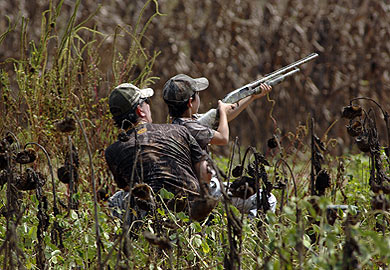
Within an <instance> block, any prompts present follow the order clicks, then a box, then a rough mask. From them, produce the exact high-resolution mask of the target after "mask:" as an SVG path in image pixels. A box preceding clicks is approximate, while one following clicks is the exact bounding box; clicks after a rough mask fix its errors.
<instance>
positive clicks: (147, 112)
mask: <svg viewBox="0 0 390 270" xmlns="http://www.w3.org/2000/svg"><path fill="white" fill-rule="evenodd" d="M149 103H150V100H149V99H146V100H145V101H143V102H141V104H140V105H139V106H141V109H142V111H143V112H144V113H145V120H146V121H147V122H148V123H152V122H153V119H152V112H151V111H150V105H149Z"/></svg>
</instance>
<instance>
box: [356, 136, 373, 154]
mask: <svg viewBox="0 0 390 270" xmlns="http://www.w3.org/2000/svg"><path fill="white" fill-rule="evenodd" d="M355 142H356V144H357V146H358V148H359V149H360V151H362V152H364V153H367V152H370V143H369V142H368V135H367V134H365V133H363V134H360V135H359V136H358V137H356V139H355Z"/></svg>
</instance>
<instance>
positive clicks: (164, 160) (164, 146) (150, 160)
mask: <svg viewBox="0 0 390 270" xmlns="http://www.w3.org/2000/svg"><path fill="white" fill-rule="evenodd" d="M152 96H153V90H152V89H151V88H146V89H139V88H138V87H136V86H134V85H132V84H129V83H125V84H121V85H119V86H117V87H116V88H115V89H114V90H113V91H112V92H111V94H110V97H109V106H110V111H111V113H112V115H113V119H114V121H115V124H116V126H118V127H120V128H122V129H124V130H126V132H125V133H122V134H120V136H119V139H118V141H116V142H115V143H113V144H112V145H110V146H109V147H108V148H107V149H106V151H105V157H106V161H107V164H108V166H109V168H110V170H111V172H112V174H113V176H114V180H115V182H116V183H117V185H118V187H119V188H122V189H125V190H129V189H130V188H133V186H134V184H136V183H146V184H148V185H149V186H150V187H151V188H152V190H153V191H154V193H157V192H158V191H159V190H160V189H161V188H165V189H166V190H168V191H170V192H172V193H173V194H175V195H176V196H177V197H186V198H189V201H190V202H189V205H190V209H189V212H190V215H191V216H192V217H193V218H194V219H197V220H198V219H202V218H204V217H205V216H207V214H208V213H209V212H210V211H211V210H212V207H211V209H205V208H203V207H202V208H203V209H202V213H199V212H196V211H195V210H194V209H195V208H196V206H199V204H197V203H196V202H198V201H199V200H198V199H199V198H200V197H201V196H200V195H201V193H202V190H204V189H202V187H203V185H208V183H209V181H210V175H209V173H208V172H207V163H206V161H205V159H206V155H205V154H204V153H203V151H202V149H201V148H200V146H199V145H198V143H197V142H196V140H195V139H194V138H193V137H192V136H191V134H190V133H189V132H188V130H187V129H186V128H185V127H182V126H179V125H168V124H153V123H152V116H151V111H150V105H149V101H148V99H149V98H150V97H152ZM133 168H135V170H134V169H133ZM113 199H115V198H113ZM115 204H118V202H116V203H115ZM186 205H187V204H186Z"/></svg>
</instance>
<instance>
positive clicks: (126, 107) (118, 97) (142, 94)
mask: <svg viewBox="0 0 390 270" xmlns="http://www.w3.org/2000/svg"><path fill="white" fill-rule="evenodd" d="M153 94H154V91H153V89H152V88H145V89H139V88H138V87H137V86H135V85H133V84H131V83H122V84H120V85H118V86H117V87H115V89H114V90H113V91H112V92H111V94H110V97H109V99H108V104H109V106H110V111H111V114H112V115H113V116H119V115H122V114H124V113H127V112H129V111H130V110H131V109H135V107H136V106H137V105H138V104H139V102H140V100H141V99H145V98H148V97H151V96H153Z"/></svg>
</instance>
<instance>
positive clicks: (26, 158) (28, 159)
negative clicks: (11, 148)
mask: <svg viewBox="0 0 390 270" xmlns="http://www.w3.org/2000/svg"><path fill="white" fill-rule="evenodd" d="M36 159H37V153H36V152H35V150H34V149H26V150H23V151H21V152H19V153H17V154H16V159H15V161H16V162H17V163H20V164H28V163H32V162H34V161H35V160H36Z"/></svg>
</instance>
